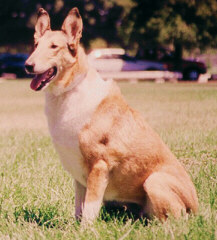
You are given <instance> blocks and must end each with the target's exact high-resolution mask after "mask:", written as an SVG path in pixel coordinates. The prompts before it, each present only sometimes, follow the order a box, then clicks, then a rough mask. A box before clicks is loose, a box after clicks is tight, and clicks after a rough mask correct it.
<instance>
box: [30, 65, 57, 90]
mask: <svg viewBox="0 0 217 240" xmlns="http://www.w3.org/2000/svg"><path fill="white" fill-rule="evenodd" d="M56 74H57V68H56V67H52V68H49V69H48V70H47V71H46V72H44V73H40V74H35V77H34V78H33V79H32V82H31V84H30V87H31V88H32V89H33V90H35V91H39V90H41V89H42V88H43V87H45V85H46V84H48V83H49V82H50V81H51V80H52V79H53V78H54V77H55V76H56Z"/></svg>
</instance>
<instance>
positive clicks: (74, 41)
mask: <svg viewBox="0 0 217 240" xmlns="http://www.w3.org/2000/svg"><path fill="white" fill-rule="evenodd" d="M42 12H43V14H44V15H43V14H42V16H43V18H42V19H40V18H39V20H38V21H40V23H41V22H42V23H43V24H44V27H43V26H42V27H41V28H36V33H37V31H39V32H38V33H37V34H36V36H37V39H36V41H37V43H38V46H37V48H36V50H35V51H34V52H33V54H32V55H31V56H30V58H29V60H27V61H29V62H34V64H35V66H37V67H36V68H38V69H40V68H41V69H42V68H43V69H44V71H46V70H47V69H45V68H49V67H52V66H57V68H58V73H57V76H56V77H55V78H54V79H53V80H52V82H51V83H50V84H49V86H48V88H47V89H46V114H47V117H48V125H49V129H50V132H51V136H52V139H53V142H54V145H55V147H56V149H57V151H58V153H59V155H60V159H61V161H62V163H63V165H64V167H65V168H66V169H67V170H68V171H69V172H70V173H71V174H72V175H73V177H74V178H75V184H76V201H75V204H76V217H78V218H79V217H80V215H82V219H83V220H82V221H83V223H84V222H86V221H88V222H92V221H93V220H94V219H95V218H96V217H97V215H98V213H99V210H100V206H101V204H102V202H103V201H104V202H107V201H117V202H123V203H137V204H139V205H140V206H141V207H142V212H141V215H143V214H145V215H149V216H150V217H152V216H157V217H158V218H159V219H162V220H163V219H166V218H167V216H168V215H169V214H172V215H173V216H174V217H179V216H180V215H181V214H182V212H183V213H185V212H190V211H193V212H197V208H198V200H197V195H196V191H195V188H194V185H193V183H192V181H191V179H190V177H189V176H188V174H187V173H186V171H185V169H184V168H183V166H182V165H181V164H180V163H179V162H178V160H177V159H176V157H175V156H174V155H173V154H172V153H171V151H170V150H169V149H168V147H167V146H166V145H165V144H164V143H163V142H162V140H161V139H160V137H159V136H158V135H157V134H156V133H155V132H154V131H153V130H152V129H151V128H150V126H149V125H148V124H147V123H146V122H145V121H144V119H143V118H142V117H141V115H140V113H138V112H136V111H135V110H133V109H131V108H130V107H129V106H128V104H127V103H126V101H125V100H124V98H123V96H122V95H121V92H120V90H119V88H118V87H117V85H116V84H115V83H113V82H105V81H103V80H102V79H101V78H100V76H99V75H98V73H97V72H96V71H95V70H93V69H91V68H89V67H88V65H87V60H86V57H85V54H84V52H83V50H82V49H81V48H80V47H79V40H80V37H81V30H82V21H81V18H80V15H79V13H78V10H76V9H73V10H72V11H70V13H69V15H68V17H67V18H66V20H65V21H64V24H63V27H62V31H55V32H53V31H51V30H50V23H49V20H48V15H47V14H46V13H44V11H42ZM46 21H47V22H46ZM70 27H71V28H72V30H71V31H69V29H70ZM40 31H42V32H40ZM43 31H45V32H43ZM39 36H40V37H39ZM52 43H54V44H58V46H59V48H58V49H57V50H56V51H51V50H50V49H49V46H50V45H51V44H52ZM45 49H46V50H45ZM42 50H43V51H45V53H46V54H43V53H42ZM38 59H39V60H38Z"/></svg>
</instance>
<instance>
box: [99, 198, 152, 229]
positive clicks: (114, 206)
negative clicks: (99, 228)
mask: <svg viewBox="0 0 217 240" xmlns="http://www.w3.org/2000/svg"><path fill="white" fill-rule="evenodd" d="M140 212H141V207H140V206H139V205H137V204H135V203H126V204H123V205H120V204H119V203H116V202H107V203H106V205H105V206H103V207H102V210H101V214H100V219H102V220H103V221H105V222H110V221H114V220H118V221H119V222H121V223H126V222H127V221H129V220H131V222H132V224H133V223H135V222H136V221H139V222H140V223H141V224H143V225H144V226H147V225H148V223H149V222H150V219H149V218H148V216H142V217H141V216H140Z"/></svg>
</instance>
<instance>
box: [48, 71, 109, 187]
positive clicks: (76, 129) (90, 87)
mask: <svg viewBox="0 0 217 240" xmlns="http://www.w3.org/2000/svg"><path fill="white" fill-rule="evenodd" d="M90 75H91V74H90V73H89V75H88V74H87V76H86V78H85V79H83V81H82V83H80V85H79V87H77V88H76V89H72V90H70V91H68V92H67V93H64V94H62V95H60V96H54V95H51V94H50V93H49V92H47V93H46V115H47V118H48V126H49V130H50V134H51V136H52V139H53V142H54V145H55V148H56V150H57V152H58V153H59V156H60V159H61V162H62V164H63V166H64V168H65V169H66V170H67V171H69V172H70V173H71V174H72V176H73V177H74V178H75V179H76V180H77V181H79V182H80V183H81V184H82V185H86V171H85V168H84V165H83V156H82V154H81V151H80V148H79V139H78V137H79V133H80V131H81V129H82V128H83V127H84V126H85V124H87V123H89V122H90V120H91V117H92V115H93V113H94V111H95V110H96V108H97V106H98V105H99V104H100V102H101V101H102V99H104V98H105V97H106V96H107V94H108V92H109V89H110V87H109V86H110V85H111V82H110V83H109V82H105V81H103V80H102V79H101V78H100V77H99V76H98V75H97V74H95V79H89V78H90Z"/></svg>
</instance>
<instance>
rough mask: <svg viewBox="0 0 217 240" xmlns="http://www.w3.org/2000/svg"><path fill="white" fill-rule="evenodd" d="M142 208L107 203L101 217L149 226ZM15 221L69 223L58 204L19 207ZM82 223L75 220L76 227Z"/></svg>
mask: <svg viewBox="0 0 217 240" xmlns="http://www.w3.org/2000/svg"><path fill="white" fill-rule="evenodd" d="M140 210H141V208H140V207H139V206H138V205H137V204H133V203H130V204H129V203H128V204H125V205H120V204H118V203H115V202H111V203H107V204H106V206H104V207H102V209H101V212H100V217H99V219H100V220H102V221H105V222H119V223H120V224H125V223H126V222H128V221H129V220H131V224H134V223H135V222H139V223H140V224H142V225H144V226H147V224H148V223H149V219H148V218H146V217H142V218H141V217H140V215H139V212H140ZM14 218H15V222H16V223H18V222H21V223H22V221H25V222H28V223H35V224H37V225H38V226H42V227H45V228H63V227H64V225H67V224H68V220H66V219H64V217H63V214H60V213H59V212H58V206H50V205H46V206H41V207H34V206H26V207H18V208H15V210H14ZM79 225H80V223H79V222H78V221H76V220H75V222H74V227H76V228H77V227H79Z"/></svg>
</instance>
